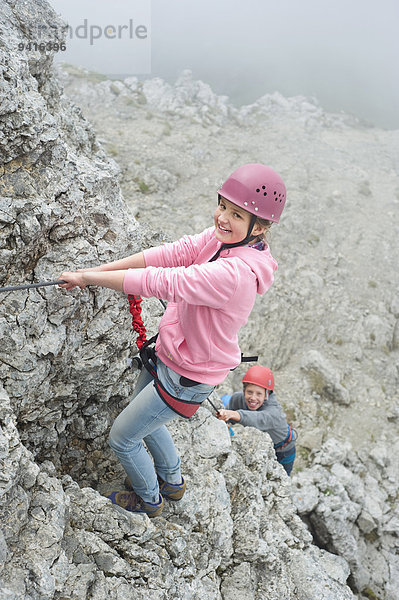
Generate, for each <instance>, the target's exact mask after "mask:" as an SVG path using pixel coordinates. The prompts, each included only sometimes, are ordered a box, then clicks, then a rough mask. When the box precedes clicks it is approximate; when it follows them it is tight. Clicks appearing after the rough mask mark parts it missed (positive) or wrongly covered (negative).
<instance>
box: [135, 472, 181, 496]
mask: <svg viewBox="0 0 399 600" xmlns="http://www.w3.org/2000/svg"><path fill="white" fill-rule="evenodd" d="M157 477H158V483H159V492H160V493H161V494H162V496H163V497H164V498H169V500H180V499H181V498H183V496H184V492H185V491H186V482H185V481H184V479H183V477H182V478H181V483H168V482H167V481H164V480H163V479H161V478H160V476H159V475H157ZM125 488H126V489H128V490H132V489H133V488H132V484H131V483H130V479H129V477H126V479H125Z"/></svg>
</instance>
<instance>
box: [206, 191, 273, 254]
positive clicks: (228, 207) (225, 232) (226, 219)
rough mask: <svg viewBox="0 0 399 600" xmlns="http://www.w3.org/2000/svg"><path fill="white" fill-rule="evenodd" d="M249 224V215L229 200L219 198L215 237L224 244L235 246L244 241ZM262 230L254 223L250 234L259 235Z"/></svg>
mask: <svg viewBox="0 0 399 600" xmlns="http://www.w3.org/2000/svg"><path fill="white" fill-rule="evenodd" d="M250 222H251V215H250V213H249V212H247V211H246V210H244V209H243V208H239V207H238V206H236V205H235V204H233V203H232V202H229V200H225V198H220V202H219V204H218V207H217V209H216V211H215V228H216V231H215V236H216V239H218V240H219V241H220V242H223V243H225V244H236V243H237V242H241V240H243V239H245V237H246V235H247V233H248V228H249V225H250ZM263 231H264V229H263V228H262V227H260V226H259V225H258V224H257V223H255V225H254V227H253V229H252V234H253V235H259V234H260V233H262V232H263Z"/></svg>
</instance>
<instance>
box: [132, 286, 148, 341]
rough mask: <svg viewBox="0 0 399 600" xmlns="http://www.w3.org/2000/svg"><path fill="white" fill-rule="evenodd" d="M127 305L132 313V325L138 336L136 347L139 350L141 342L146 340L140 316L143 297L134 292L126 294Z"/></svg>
mask: <svg viewBox="0 0 399 600" xmlns="http://www.w3.org/2000/svg"><path fill="white" fill-rule="evenodd" d="M127 298H128V300H129V305H130V308H129V310H130V314H131V315H132V326H133V329H134V331H135V332H136V333H138V337H137V339H136V345H137V348H138V349H139V350H140V348H142V346H143V344H145V342H146V341H147V335H146V333H147V332H146V329H145V325H144V323H143V319H142V318H141V303H142V301H143V299H142V298H141V297H140V296H136V295H134V294H129V295H128V297H127Z"/></svg>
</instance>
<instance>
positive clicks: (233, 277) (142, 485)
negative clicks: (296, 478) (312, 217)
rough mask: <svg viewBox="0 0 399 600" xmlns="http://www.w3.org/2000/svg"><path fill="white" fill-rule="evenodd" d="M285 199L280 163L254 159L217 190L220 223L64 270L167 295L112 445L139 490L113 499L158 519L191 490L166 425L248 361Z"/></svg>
mask: <svg viewBox="0 0 399 600" xmlns="http://www.w3.org/2000/svg"><path fill="white" fill-rule="evenodd" d="M285 200H286V189H285V185H284V183H283V181H282V179H281V177H280V176H279V175H278V174H277V173H276V172H275V171H273V169H271V168H270V167H267V166H265V165H261V164H247V165H244V166H242V167H240V168H238V169H237V170H236V171H234V173H233V174H232V175H231V176H230V177H228V179H227V180H226V181H225V182H224V184H223V185H222V187H221V189H220V190H219V193H218V206H217V208H216V212H215V215H214V227H209V228H208V229H206V230H205V231H203V232H202V233H200V234H198V235H193V236H184V237H183V238H182V239H180V240H179V241H177V242H174V243H171V244H165V245H163V246H160V247H158V248H150V249H148V250H144V252H139V253H137V254H134V255H132V256H129V257H127V258H124V259H121V260H118V261H115V262H112V263H108V264H104V265H99V266H97V267H95V268H91V269H84V270H80V271H77V272H73V273H70V272H64V273H62V274H61V275H60V279H61V280H63V281H64V282H66V283H62V284H60V286H61V287H63V288H65V289H66V290H71V289H73V288H75V287H76V286H78V287H80V288H84V287H86V286H87V285H97V286H104V287H107V288H111V289H114V290H119V291H124V292H125V293H126V294H139V295H141V296H144V297H151V296H154V297H156V298H160V299H161V298H163V299H166V300H167V301H168V306H167V308H166V311H165V313H164V315H163V317H162V319H161V322H160V325H159V335H158V339H157V341H156V345H155V353H154V354H153V355H152V358H151V360H149V361H148V367H149V370H147V369H145V370H143V371H142V373H141V375H140V377H139V379H138V383H137V386H136V389H135V392H134V395H133V398H132V401H131V402H130V404H129V405H128V406H127V407H126V408H125V409H124V410H123V411H122V413H121V414H120V415H119V416H118V417H117V419H116V420H115V422H114V424H113V426H112V428H111V432H110V439H109V443H110V446H111V448H113V450H114V452H115V454H116V455H117V456H118V458H119V460H120V461H121V463H122V465H123V467H124V469H125V471H126V473H127V475H128V478H129V479H130V482H131V484H132V488H133V491H114V492H112V493H111V494H110V495H109V498H110V499H111V500H112V502H113V503H115V504H118V505H120V506H122V507H123V508H125V509H126V510H130V511H132V512H144V513H147V514H148V516H150V517H153V516H157V515H159V514H160V513H161V512H162V508H163V497H166V498H170V499H174V500H178V499H180V498H181V497H182V496H183V494H184V491H185V481H184V479H183V477H182V475H181V471H180V458H179V456H178V454H177V452H176V449H175V446H174V443H173V440H172V438H171V435H170V433H169V431H168V430H167V428H166V424H167V423H168V422H169V421H171V420H172V419H174V418H176V415H182V416H186V417H188V416H191V415H192V414H194V412H195V410H196V409H197V408H198V406H199V405H200V404H201V403H202V402H203V401H204V400H205V399H206V398H207V397H208V396H209V394H210V393H211V392H212V390H213V389H214V387H215V386H216V385H217V384H219V383H221V382H222V381H223V380H224V379H225V377H226V376H227V374H228V373H229V371H230V370H231V369H233V368H234V367H236V366H237V365H238V364H239V363H240V361H241V353H240V349H239V346H238V335H237V334H238V331H239V330H240V328H241V327H242V326H243V325H245V323H246V322H247V320H248V317H249V314H250V312H251V310H252V307H253V305H254V302H255V298H256V294H257V293H258V294H264V293H265V292H266V291H267V290H268V289H269V287H270V286H271V285H272V283H273V278H274V275H273V273H274V271H275V269H276V268H277V263H276V261H275V260H274V259H273V257H272V256H271V254H270V250H269V247H268V245H267V243H266V242H265V240H264V234H265V232H266V231H267V229H269V227H270V226H271V224H272V222H276V223H278V221H279V219H280V215H281V213H282V210H283V208H284V204H285ZM154 377H155V379H154ZM143 440H144V441H145V443H146V446H147V448H148V450H149V452H150V453H151V455H152V458H153V461H154V462H153V461H152V460H151V457H150V456H149V454H148V453H147V451H146V449H145V448H144V446H143ZM154 467H155V468H154Z"/></svg>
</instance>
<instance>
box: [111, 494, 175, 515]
mask: <svg viewBox="0 0 399 600" xmlns="http://www.w3.org/2000/svg"><path fill="white" fill-rule="evenodd" d="M107 498H109V499H110V500H111V502H112V504H117V505H118V506H121V507H122V508H124V509H125V510H128V511H129V512H138V513H145V514H146V515H148V516H149V517H150V518H152V517H159V515H160V514H161V512H162V510H163V505H164V501H163V498H162V496H159V502H156V503H155V504H152V503H151V502H145V500H143V499H142V498H140V496H138V495H137V494H136V493H135V492H133V491H132V492H126V491H121V492H112V493H111V494H110V495H109V496H107Z"/></svg>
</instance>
